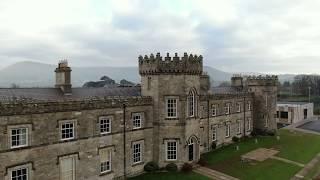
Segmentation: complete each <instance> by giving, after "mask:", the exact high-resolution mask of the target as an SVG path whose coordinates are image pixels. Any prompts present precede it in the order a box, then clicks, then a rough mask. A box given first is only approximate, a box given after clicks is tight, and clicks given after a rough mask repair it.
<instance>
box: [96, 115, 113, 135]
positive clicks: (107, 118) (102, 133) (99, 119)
mask: <svg viewBox="0 0 320 180" xmlns="http://www.w3.org/2000/svg"><path fill="white" fill-rule="evenodd" d="M103 118H105V119H103ZM102 120H109V123H106V124H109V131H101V130H102V127H101V126H102V124H101V121H102ZM112 121H113V116H111V115H102V116H99V117H98V129H99V134H101V135H104V134H110V133H111V132H112ZM106 129H107V128H106Z"/></svg>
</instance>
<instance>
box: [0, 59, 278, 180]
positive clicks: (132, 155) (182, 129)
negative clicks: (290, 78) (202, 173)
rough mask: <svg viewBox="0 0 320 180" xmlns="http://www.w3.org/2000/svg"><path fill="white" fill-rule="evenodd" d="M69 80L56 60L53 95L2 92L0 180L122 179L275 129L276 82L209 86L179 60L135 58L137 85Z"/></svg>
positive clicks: (250, 79)
mask: <svg viewBox="0 0 320 180" xmlns="http://www.w3.org/2000/svg"><path fill="white" fill-rule="evenodd" d="M71 72H72V70H71V68H70V67H69V66H68V63H67V62H66V61H61V62H60V63H59V65H58V67H57V68H56V70H55V73H56V85H55V87H54V88H16V89H0V162H1V163H0V180H2V179H3V180H16V179H19V180H20V179H21V180H57V179H60V180H76V179H78V180H80V179H83V180H85V179H93V180H95V179H121V178H124V177H127V176H134V175H136V174H139V173H141V172H143V168H144V165H145V164H146V163H147V162H150V161H154V162H157V163H158V164H159V166H160V167H164V166H165V165H167V164H168V163H175V164H177V165H178V166H180V167H181V165H182V164H184V163H196V162H197V161H198V160H199V158H200V154H202V153H205V152H208V151H210V150H212V148H214V147H215V146H217V147H220V146H222V145H225V144H228V143H231V141H232V138H233V137H235V136H236V137H242V136H247V135H250V133H251V132H252V131H254V130H260V131H268V130H275V129H276V122H275V112H276V98H277V96H276V95H277V84H278V78H277V77H276V76H240V75H238V76H234V77H232V79H231V84H232V85H231V87H224V88H222V87H219V88H211V86H210V79H209V76H208V75H206V74H205V73H204V72H203V57H202V56H197V55H194V56H193V55H192V54H190V55H188V54H187V53H185V54H184V56H182V57H178V55H177V54H175V55H174V57H170V56H169V54H167V55H166V57H164V58H162V57H161V55H160V53H157V54H156V55H155V56H154V55H152V54H151V55H150V56H144V57H143V56H140V57H139V73H140V75H141V85H140V86H132V87H112V88H72V84H71ZM212 78H214V77H212Z"/></svg>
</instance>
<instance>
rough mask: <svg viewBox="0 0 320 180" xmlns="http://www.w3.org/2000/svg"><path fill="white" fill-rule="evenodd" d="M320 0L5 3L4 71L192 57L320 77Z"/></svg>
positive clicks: (1, 27) (0, 2) (1, 12)
mask: <svg viewBox="0 0 320 180" xmlns="http://www.w3.org/2000/svg"><path fill="white" fill-rule="evenodd" d="M319 9H320V1H319V0H203V1H202V0H194V1H189V0H186V1H182V0H181V1H180V0H161V1H160V0H159V1H155V0H114V1H113V0H110V1H108V0H20V1H19V0H0V22H1V23H0V62H1V63H0V64H1V65H0V67H4V66H7V65H10V64H13V63H15V62H19V61H37V62H44V63H50V64H56V63H57V62H58V60H59V59H62V58H67V59H69V61H70V63H71V65H73V66H137V57H138V55H139V54H150V53H156V52H161V53H162V54H163V55H164V54H165V53H166V52H170V53H172V54H173V53H174V52H178V53H179V54H182V53H183V52H191V53H193V54H202V55H203V56H204V64H205V65H209V66H212V67H215V68H217V69H220V70H224V71H228V72H264V73H319V72H320V10H319Z"/></svg>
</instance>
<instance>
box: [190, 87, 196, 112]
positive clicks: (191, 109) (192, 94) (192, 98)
mask: <svg viewBox="0 0 320 180" xmlns="http://www.w3.org/2000/svg"><path fill="white" fill-rule="evenodd" d="M195 104H196V103H195V94H194V91H190V93H189V95H188V113H189V116H190V117H193V116H194V114H195Z"/></svg>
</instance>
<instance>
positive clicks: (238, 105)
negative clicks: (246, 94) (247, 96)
mask: <svg viewBox="0 0 320 180" xmlns="http://www.w3.org/2000/svg"><path fill="white" fill-rule="evenodd" d="M237 112H241V104H240V103H239V102H238V103H237Z"/></svg>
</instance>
